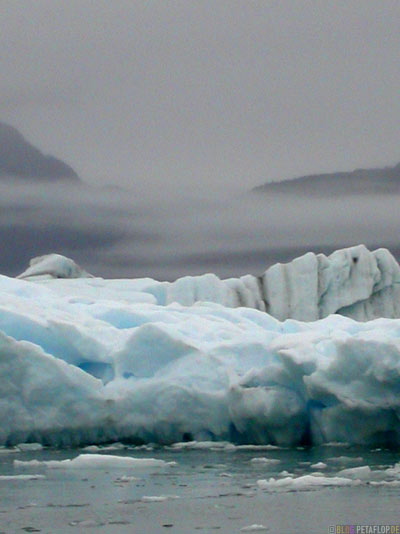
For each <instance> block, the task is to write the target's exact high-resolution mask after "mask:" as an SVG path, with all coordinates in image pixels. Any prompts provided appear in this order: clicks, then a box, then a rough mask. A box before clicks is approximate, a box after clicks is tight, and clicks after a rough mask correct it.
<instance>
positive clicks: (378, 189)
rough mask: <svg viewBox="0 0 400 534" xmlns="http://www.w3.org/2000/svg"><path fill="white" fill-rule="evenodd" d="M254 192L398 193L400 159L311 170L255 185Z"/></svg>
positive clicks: (318, 193)
mask: <svg viewBox="0 0 400 534" xmlns="http://www.w3.org/2000/svg"><path fill="white" fill-rule="evenodd" d="M252 191H253V192H256V193H272V192H276V193H293V194H296V195H316V196H326V195H347V194H373V193H384V194H398V193H400V163H399V164H397V165H396V166H394V167H384V168H378V169H356V170H354V171H351V172H332V173H326V174H311V175H307V176H301V177H299V178H293V179H290V180H283V181H281V182H269V183H266V184H263V185H259V186H257V187H255V188H254V189H253V190H252Z"/></svg>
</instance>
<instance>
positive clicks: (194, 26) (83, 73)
mask: <svg viewBox="0 0 400 534" xmlns="http://www.w3.org/2000/svg"><path fill="white" fill-rule="evenodd" d="M399 27H400V2H399V0H379V1H378V0H358V1H357V0H343V1H341V0H336V1H328V0H321V1H304V0H279V1H273V0H271V1H269V0H263V1H258V0H241V1H236V0H212V1H207V0H202V1H198V0H153V1H151V0H144V1H141V0H130V1H121V0H112V1H110V0H96V1H89V0H63V1H60V0H18V1H16V0H0V49H1V80H0V84H1V94H0V97H1V108H0V120H4V121H6V122H9V123H11V124H12V125H14V126H16V127H17V128H18V129H20V130H21V132H22V133H24V135H25V136H26V137H27V138H28V139H29V140H30V141H31V142H32V143H33V144H35V145H36V146H38V147H40V148H41V149H42V150H44V151H45V152H48V153H51V154H53V155H56V156H58V157H61V158H62V159H64V160H66V161H67V162H68V163H69V164H71V165H72V166H73V167H74V168H75V169H76V170H77V171H78V173H79V174H80V175H81V177H82V178H83V179H84V180H86V181H89V182H92V183H118V184H121V185H131V186H133V187H134V189H135V190H136V191H137V192H142V191H143V192H144V191H145V190H146V191H157V190H159V189H160V186H163V187H167V188H168V189H170V190H172V191H176V190H178V189H179V188H186V189H187V188H189V189H190V188H191V187H195V188H196V189H198V188H200V189H201V188H203V187H205V188H207V190H208V191H210V190H211V191H212V189H213V188H216V189H217V188H219V187H223V188H225V187H226V186H228V185H231V186H232V187H239V188H243V189H247V188H250V187H252V186H254V185H256V184H259V183H262V182H264V181H267V180H276V179H280V178H287V177H291V176H298V175H302V174H306V173H310V172H321V171H334V170H340V169H343V170H344V169H352V168H355V167H371V166H379V165H386V164H387V165H390V164H394V163H396V162H398V161H399V160H400V150H399V123H400V98H399V87H400V32H399Z"/></svg>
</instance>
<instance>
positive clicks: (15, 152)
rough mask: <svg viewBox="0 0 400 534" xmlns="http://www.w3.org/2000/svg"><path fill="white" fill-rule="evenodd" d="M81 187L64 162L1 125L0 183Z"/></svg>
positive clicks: (7, 126)
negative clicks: (7, 181)
mask: <svg viewBox="0 0 400 534" xmlns="http://www.w3.org/2000/svg"><path fill="white" fill-rule="evenodd" d="M1 178H7V179H13V180H14V181H15V180H16V179H18V180H25V181H35V182H36V181H51V182H55V181H57V182H58V181H67V182H71V183H75V184H79V183H80V179H79V176H78V175H77V173H76V172H75V171H74V169H72V167H70V166H69V165H67V164H66V163H64V162H63V161H61V160H59V159H57V158H55V157H54V156H48V155H45V154H43V153H42V152H41V151H40V150H38V149H37V148H36V147H34V146H33V145H31V144H30V143H29V142H28V141H27V140H26V139H25V138H24V136H23V135H22V134H21V133H20V132H19V131H18V130H16V129H15V128H13V127H12V126H10V125H8V124H6V123H4V122H0V179H1Z"/></svg>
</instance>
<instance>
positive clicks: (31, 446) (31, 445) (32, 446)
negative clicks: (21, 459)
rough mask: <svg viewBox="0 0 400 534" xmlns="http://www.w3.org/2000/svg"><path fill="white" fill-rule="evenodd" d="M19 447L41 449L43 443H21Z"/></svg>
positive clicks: (30, 449)
mask: <svg viewBox="0 0 400 534" xmlns="http://www.w3.org/2000/svg"><path fill="white" fill-rule="evenodd" d="M17 448H18V449H19V450H20V451H41V450H42V449H43V445H42V444H41V443H19V444H18V445H17Z"/></svg>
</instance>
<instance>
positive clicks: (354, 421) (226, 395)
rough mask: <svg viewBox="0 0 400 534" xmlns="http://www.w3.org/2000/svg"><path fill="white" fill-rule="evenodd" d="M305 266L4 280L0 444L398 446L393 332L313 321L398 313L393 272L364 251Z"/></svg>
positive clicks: (375, 324)
mask: <svg viewBox="0 0 400 534" xmlns="http://www.w3.org/2000/svg"><path fill="white" fill-rule="evenodd" d="M313 258H314V257H313V255H312V254H311V255H306V256H304V257H303V258H300V259H298V260H294V262H292V264H288V265H287V266H280V267H277V266H274V267H271V268H270V269H269V270H268V271H267V273H268V272H270V274H269V275H267V274H266V275H265V277H264V278H265V279H266V280H267V282H263V283H262V284H261V282H260V284H261V285H260V284H258V285H255V282H254V280H253V279H252V278H251V277H249V276H247V277H243V278H242V279H237V280H236V281H235V280H228V281H221V280H219V279H218V278H217V277H215V276H214V275H204V276H203V277H194V278H190V277H187V278H185V279H181V280H178V281H176V282H174V283H168V282H156V281H154V280H150V279H140V280H103V279H98V278H88V277H85V276H86V275H85V273H81V275H82V277H81V278H64V279H62V278H56V277H55V276H52V277H51V276H50V275H49V276H48V277H47V279H44V278H43V277H42V275H40V276H39V274H38V273H37V272H36V271H35V273H36V274H32V273H31V275H29V273H28V274H26V273H25V274H24V279H12V278H8V277H5V276H0V399H1V400H0V445H2V444H6V445H9V446H10V445H17V444H19V443H24V442H31V443H39V444H41V445H57V446H69V445H81V446H84V445H87V444H96V443H97V444H99V443H106V442H110V441H117V440H131V441H134V442H136V443H141V442H144V443H150V442H151V443H164V444H172V443H178V444H176V445H175V446H174V447H175V449H177V450H179V449H182V448H197V449H198V448H207V447H208V448H211V449H214V450H215V449H216V448H221V447H222V448H223V449H224V450H227V451H228V450H230V451H234V450H235V446H233V445H232V444H231V443H229V442H233V443H235V444H253V446H254V445H257V444H258V445H264V446H266V445H268V444H269V445H270V446H277V445H278V446H283V447H284V446H292V445H300V444H322V443H332V442H347V443H353V444H364V445H365V444H371V445H372V444H373V445H376V446H381V445H396V444H397V445H398V444H399V443H400V420H399V415H398V414H399V407H400V396H399V388H400V320H394V319H387V318H386V319H384V318H380V319H375V320H372V321H368V322H357V321H355V320H354V319H351V318H350V317H345V316H343V315H329V316H328V317H324V316H325V315H328V314H329V313H331V312H334V311H339V312H340V313H343V314H344V315H355V316H357V317H358V318H361V319H365V318H369V317H371V316H375V315H385V314H386V315H396V314H397V311H396V310H398V306H399V299H398V293H397V291H398V288H399V287H400V285H396V284H398V283H399V278H398V277H399V274H398V271H399V267H398V265H397V263H396V262H395V260H394V259H393V258H392V256H391V255H390V253H389V252H388V251H384V250H381V249H380V250H378V251H375V252H373V253H371V252H369V251H367V250H366V249H365V247H363V246H359V247H353V248H351V249H346V250H344V251H338V252H336V253H334V254H332V255H331V256H330V257H329V258H325V259H323V258H322V257H320V256H318V257H317V259H315V258H314V259H313ZM50 259H51V258H50ZM43 261H46V262H47V261H50V260H49V259H48V258H47V259H45V260H43ZM57 261H59V262H60V265H59V268H60V269H61V271H60V272H59V271H57V270H55V271H54V272H55V273H56V276H61V275H62V273H64V271H63V269H64V264H63V261H62V260H60V259H59V258H58V259H57ZM41 263H42V262H39V261H38V262H36V263H35V264H34V265H32V267H35V265H37V266H39V265H40V264H41ZM312 265H314V266H315V269H316V270H315V269H314V267H313V269H314V271H313V273H314V274H313V275H312V276H313V277H314V278H312V279H313V280H314V282H315V284H314V282H313V284H314V285H310V284H311V282H310V280H311V279H310V278H309V276H311V275H310V272H311V271H310V270H309V266H312ZM286 271H287V272H286ZM60 273H61V274H60ZM274 273H275V274H274ZM282 273H283V274H282ZM67 274H68V271H67ZM71 276H72V275H71ZM282 277H283V278H282ZM283 279H285V280H286V282H287V284H289V285H287V286H285V288H286V289H282V287H281V286H282V283H281V282H282V280H283ZM257 287H258V288H259V289H260V287H262V288H264V289H263V291H264V290H265V288H267V289H268V291H267V294H264V293H262V294H261V293H260V295H258V296H257V298H256V293H255V291H256V289H255V288H257ZM297 287H299V288H301V291H300V289H299V290H297V289H296V288H297ZM311 287H314V289H315V287H316V288H317V293H318V295H319V296H318V298H317V297H315V298H314V296H315V295H314V293H313V291H314V289H311ZM289 289H290V290H289ZM257 291H258V290H257ZM260 291H261V290H260ZM246 295H247V296H246ZM266 295H267V296H266ZM313 295H314V296H313ZM278 297H279V298H278ZM257 299H258V300H257ZM260 299H261V300H260ZM279 300H282V303H281V305H282V306H283V305H285V306H286V308H285V310H286V311H285V310H283V311H282V312H278V311H277V309H278V308H277V307H276V306H277V305H278V304H277V303H278V301H279ZM261 302H264V304H265V303H266V302H267V303H268V305H266V304H265V306H264V307H263V306H262V305H261V304H260V303H261ZM288 302H289V303H291V304H290V305H289V304H288ZM274 303H275V304H274ZM287 306H289V307H287ZM304 306H306V307H304ZM252 308H259V309H252ZM265 309H267V310H269V311H270V312H273V313H274V314H275V315H276V316H278V317H280V318H281V319H285V317H288V316H289V317H296V318H297V319H294V318H291V319H286V320H284V321H280V320H278V319H277V318H274V317H272V316H271V315H270V314H269V313H266V312H265ZM274 310H275V311H274ZM288 310H289V311H288ZM307 310H308V311H307ZM351 310H352V311H351ZM357 310H358V311H357ZM360 310H361V311H360ZM350 311H351V313H350ZM353 312H354V313H353ZM356 312H357V313H356ZM320 316H323V317H324V318H322V319H318V317H320ZM300 318H302V319H304V320H309V319H318V320H315V321H313V322H305V321H300V320H298V319H300ZM216 441H225V443H221V444H217V443H216ZM179 442H180V443H179ZM31 447H38V446H37V445H31ZM98 452H99V451H98ZM92 457H93V455H92ZM92 461H94V460H92Z"/></svg>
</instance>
